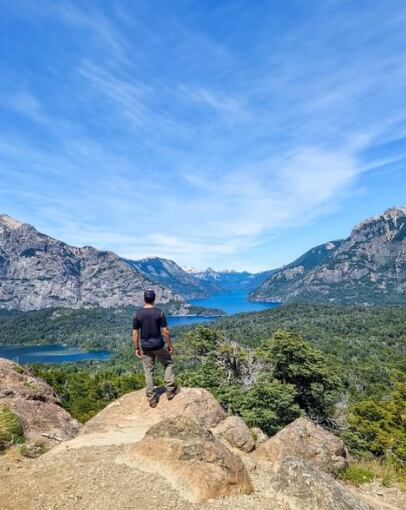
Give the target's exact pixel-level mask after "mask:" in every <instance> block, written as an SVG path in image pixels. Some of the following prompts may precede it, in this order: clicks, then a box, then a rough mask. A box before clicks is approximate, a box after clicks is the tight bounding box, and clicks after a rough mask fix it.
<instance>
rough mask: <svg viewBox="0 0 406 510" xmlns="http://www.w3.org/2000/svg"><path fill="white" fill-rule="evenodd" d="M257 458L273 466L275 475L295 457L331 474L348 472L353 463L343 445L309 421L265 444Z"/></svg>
mask: <svg viewBox="0 0 406 510" xmlns="http://www.w3.org/2000/svg"><path fill="white" fill-rule="evenodd" d="M254 455H255V457H256V459H258V460H261V459H262V460H265V461H267V462H270V463H271V464H272V469H273V470H274V471H277V470H278V469H279V467H280V466H281V464H282V463H283V462H284V461H285V457H288V456H292V455H293V456H295V457H299V458H302V459H304V460H305V461H307V462H308V463H309V464H311V465H313V466H316V467H318V468H319V469H321V470H323V471H325V472H328V473H334V472H337V471H340V470H342V469H344V468H345V467H346V466H347V465H348V462H349V455H348V452H347V450H346V448H345V446H344V443H343V441H342V440H341V439H339V438H338V437H337V436H335V435H333V434H331V433H330V432H328V431H327V430H325V429H323V428H322V427H320V426H319V425H316V424H315V423H314V422H312V421H311V420H309V419H307V418H298V419H297V420H295V421H294V422H292V423H291V424H290V425H288V426H287V427H285V428H284V429H282V430H281V431H280V432H278V433H277V434H275V435H274V436H273V437H271V438H270V439H268V440H267V441H265V442H264V443H262V444H261V445H260V446H259V448H258V449H257V450H256V451H255V453H254Z"/></svg>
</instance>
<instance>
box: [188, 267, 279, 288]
mask: <svg viewBox="0 0 406 510" xmlns="http://www.w3.org/2000/svg"><path fill="white" fill-rule="evenodd" d="M274 271H275V270H270V271H263V272H261V273H249V272H248V271H234V270H230V269H228V270H227V269H226V270H223V271H215V270H214V269H212V268H211V267H209V268H207V269H206V270H205V271H201V272H197V273H192V274H193V276H194V277H195V278H197V279H199V280H200V281H201V282H202V283H203V284H204V285H205V286H206V288H207V289H208V290H210V291H211V293H213V294H215V293H220V292H235V291H239V290H247V291H250V290H253V289H255V288H257V287H258V286H259V285H261V283H262V282H264V281H265V280H266V279H267V278H268V277H269V276H270V275H271V274H272V273H273V272H274Z"/></svg>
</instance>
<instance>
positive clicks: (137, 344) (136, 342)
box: [133, 329, 141, 358]
mask: <svg viewBox="0 0 406 510" xmlns="http://www.w3.org/2000/svg"><path fill="white" fill-rule="evenodd" d="M133 342H134V349H135V355H136V356H137V358H141V348H140V330H139V329H133Z"/></svg>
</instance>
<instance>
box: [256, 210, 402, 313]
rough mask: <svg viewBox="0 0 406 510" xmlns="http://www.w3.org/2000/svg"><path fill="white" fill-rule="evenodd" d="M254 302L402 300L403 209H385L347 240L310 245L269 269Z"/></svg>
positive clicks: (352, 233)
mask: <svg viewBox="0 0 406 510" xmlns="http://www.w3.org/2000/svg"><path fill="white" fill-rule="evenodd" d="M250 298H251V299H253V300H256V301H264V300H265V301H282V302H288V301H292V300H297V301H306V302H311V301H313V302H323V303H325V302H326V301H330V302H335V303H362V304H363V303H369V304H380V303H388V304H389V303H402V304H405V303H406V208H393V209H388V210H387V211H385V212H384V213H382V214H380V215H378V216H375V217H373V218H369V219H367V220H365V221H363V222H362V223H360V224H359V225H357V226H356V227H354V229H353V230H352V232H351V234H350V236H349V237H348V238H347V239H344V240H340V241H333V242H329V243H326V244H323V245H320V246H316V247H315V248H312V249H311V250H309V251H308V252H306V253H305V254H304V255H302V256H301V257H299V258H298V259H297V260H295V261H294V262H292V263H291V264H288V265H286V266H284V267H283V268H281V269H279V270H277V271H276V272H274V273H273V274H272V275H271V276H270V277H269V278H268V279H267V280H265V282H264V283H263V284H262V285H261V286H260V287H258V289H256V290H255V291H254V292H253V293H252V294H251V296H250Z"/></svg>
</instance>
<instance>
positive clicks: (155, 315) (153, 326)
mask: <svg viewBox="0 0 406 510" xmlns="http://www.w3.org/2000/svg"><path fill="white" fill-rule="evenodd" d="M167 325H168V324H167V321H166V317H165V314H164V313H163V311H162V310H160V309H159V308H156V307H152V306H151V307H144V308H141V309H140V310H137V312H136V313H135V315H134V319H133V329H140V330H141V348H142V350H143V351H148V350H154V349H160V348H162V347H163V346H164V345H165V342H164V339H163V338H162V332H161V328H166V327H167Z"/></svg>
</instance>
